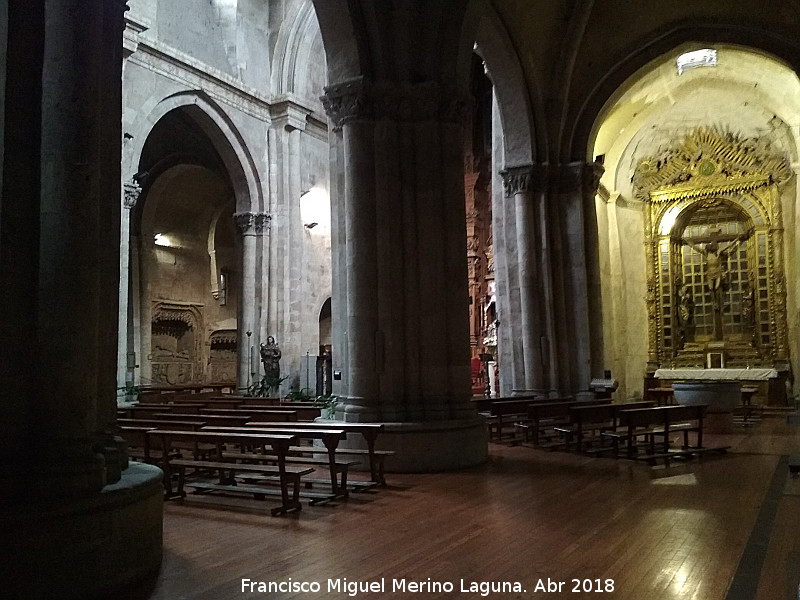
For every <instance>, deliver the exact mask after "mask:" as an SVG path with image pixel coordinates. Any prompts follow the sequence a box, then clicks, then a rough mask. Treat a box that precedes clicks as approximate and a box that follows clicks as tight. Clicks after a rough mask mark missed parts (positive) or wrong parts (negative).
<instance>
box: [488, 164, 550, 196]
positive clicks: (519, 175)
mask: <svg viewBox="0 0 800 600" xmlns="http://www.w3.org/2000/svg"><path fill="white" fill-rule="evenodd" d="M550 171H551V166H550V165H548V164H538V165H521V166H517V167H508V168H507V169H503V170H502V171H500V176H501V177H502V178H503V189H504V190H505V194H506V196H508V197H509V198H510V197H513V196H514V195H515V194H528V193H531V192H544V191H546V190H547V184H548V181H550Z"/></svg>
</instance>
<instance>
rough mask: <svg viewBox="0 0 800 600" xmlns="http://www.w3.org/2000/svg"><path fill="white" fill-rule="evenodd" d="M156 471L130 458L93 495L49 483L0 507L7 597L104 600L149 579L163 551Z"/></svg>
mask: <svg viewBox="0 0 800 600" xmlns="http://www.w3.org/2000/svg"><path fill="white" fill-rule="evenodd" d="M161 477H162V473H161V470H160V469H158V468H157V467H154V466H151V465H146V464H140V463H132V464H131V465H130V466H129V467H128V468H127V469H126V470H125V471H123V472H122V477H121V479H120V480H119V481H118V482H117V483H115V484H113V485H108V486H106V487H104V488H103V489H102V491H101V492H100V493H98V494H93V495H91V496H88V497H84V498H63V497H60V496H59V495H58V490H57V489H53V495H52V497H50V498H44V499H42V501H41V502H27V503H25V504H23V505H18V506H10V507H8V506H6V507H3V508H0V523H2V527H3V533H4V540H5V543H4V544H3V546H4V547H3V552H2V554H3V557H4V558H3V559H2V560H1V561H0V562H1V563H2V568H0V571H2V572H3V573H6V579H5V580H4V581H3V586H4V589H5V590H6V593H10V595H9V596H7V597H10V598H26V599H30V600H35V599H40V598H42V599H44V598H62V599H64V600H71V599H74V600H79V599H80V600H89V599H94V598H97V599H99V598H110V597H115V596H118V595H121V592H122V591H123V590H124V589H126V588H127V587H128V586H130V585H133V584H135V583H137V582H141V581H143V580H144V579H146V578H147V577H150V576H152V577H154V576H155V575H156V574H157V573H158V569H159V568H160V566H161V553H162V517H163V506H162V505H163V487H162V485H161ZM20 484H22V485H24V481H21V482H20ZM9 586H10V592H9Z"/></svg>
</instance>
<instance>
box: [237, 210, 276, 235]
mask: <svg viewBox="0 0 800 600" xmlns="http://www.w3.org/2000/svg"><path fill="white" fill-rule="evenodd" d="M271 219H272V217H271V216H270V215H268V214H266V213H251V212H246V213H236V214H234V215H233V222H234V223H235V224H236V228H237V229H238V230H239V233H241V234H242V235H262V234H263V233H264V232H265V231H266V230H267V228H268V227H269V223H270V221H271Z"/></svg>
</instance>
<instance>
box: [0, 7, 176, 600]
mask: <svg viewBox="0 0 800 600" xmlns="http://www.w3.org/2000/svg"><path fill="white" fill-rule="evenodd" d="M124 10H125V4H124V2H118V1H113V2H112V1H101V0H51V1H48V2H47V3H44V2H21V1H16V0H15V1H12V2H11V3H10V4H9V15H8V17H9V22H8V25H9V53H8V60H9V75H10V76H9V80H8V83H9V86H8V88H7V94H6V101H7V102H6V103H5V110H6V114H7V115H10V116H11V117H12V118H9V120H8V122H9V125H7V128H8V130H7V131H6V132H5V135H4V140H3V142H4V150H5V163H6V165H9V164H10V165H12V169H11V171H9V172H6V173H5V177H4V185H3V199H2V204H0V230H2V231H3V236H2V238H0V240H2V248H0V284H2V286H3V289H4V290H5V294H4V297H6V298H12V299H13V300H12V302H10V303H9V304H6V302H5V300H4V302H3V305H2V309H0V332H2V335H1V336H0V337H2V340H3V343H2V347H3V348H4V350H3V355H2V360H0V374H1V375H2V377H1V378H0V384H2V385H0V402H1V403H2V405H3V407H4V412H5V413H6V414H9V413H10V418H8V419H4V427H3V429H4V435H3V437H4V443H3V444H2V445H0V465H2V466H0V523H2V526H3V531H4V533H5V535H6V537H7V539H8V540H11V542H10V543H11V547H10V548H8V551H7V552H6V557H5V558H6V560H5V561H4V565H3V566H4V569H3V572H4V573H5V574H6V575H7V577H6V578H5V579H4V592H5V593H6V594H10V597H15V598H23V597H24V598H50V597H52V596H53V595H54V594H55V595H58V596H61V597H63V598H89V597H95V596H100V595H101V594H102V595H106V596H112V595H114V594H113V591H114V590H116V589H119V588H120V587H122V586H123V585H125V584H128V583H130V582H131V581H134V580H136V579H138V578H141V577H142V576H143V575H145V574H149V573H152V572H154V571H155V570H156V569H157V568H158V566H159V564H160V561H161V495H162V491H161V486H160V476H161V473H160V471H159V470H158V469H156V468H155V467H151V466H146V465H145V466H140V465H132V466H128V464H127V459H126V456H125V453H124V444H123V443H121V440H119V438H116V437H115V435H114V431H115V428H116V424H115V414H116V402H115V399H116V389H115V388H116V374H117V372H116V359H117V338H116V332H117V326H118V321H119V314H118V299H119V287H118V286H119V267H120V258H119V255H118V254H117V253H118V252H119V245H120V244H119V241H120V240H119V236H120V231H119V228H118V226H117V224H118V223H119V222H120V211H121V202H120V201H119V196H120V152H121V139H120V135H121V131H120V122H121V95H120V93H121V92H120V90H121V42H122V28H123V12H124ZM12 64H13V68H11V67H12ZM25 73H30V79H29V80H26V78H27V75H25ZM12 74H13V77H12V76H11V75H12ZM27 84H29V85H30V87H25V85H27ZM9 100H10V101H9ZM18 119H19V121H18ZM11 123H14V126H13V128H11V127H10V124H11ZM17 123H19V127H20V129H17V127H18V125H17ZM28 127H29V128H28ZM23 128H25V129H26V130H25V131H24V134H25V138H27V139H25V138H23V137H18V136H17V134H21V133H23ZM9 134H11V135H9ZM23 161H25V163H26V164H24V165H23V164H22V162H23ZM12 174H13V176H14V181H13V182H12V181H11V175H12ZM17 177H19V179H17ZM7 184H9V185H11V187H10V188H9V186H8V185H7ZM23 189H24V193H21V194H18V193H17V192H18V191H22V190H23ZM15 372H17V373H18V374H17V375H15V374H14V373H15ZM20 374H21V375H23V376H24V379H23V378H22V377H20ZM17 394H19V398H16V397H15V396H16V395H17ZM6 439H9V440H11V441H12V445H6V443H5V440H6ZM65 540H68V543H65ZM9 588H10V589H9Z"/></svg>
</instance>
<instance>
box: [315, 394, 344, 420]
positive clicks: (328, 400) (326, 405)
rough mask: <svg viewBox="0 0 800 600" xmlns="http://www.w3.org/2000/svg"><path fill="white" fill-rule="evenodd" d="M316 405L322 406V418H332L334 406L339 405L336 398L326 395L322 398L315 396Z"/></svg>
mask: <svg viewBox="0 0 800 600" xmlns="http://www.w3.org/2000/svg"><path fill="white" fill-rule="evenodd" d="M317 403H318V404H321V405H322V414H323V416H328V417H332V416H333V414H334V412H335V411H336V405H337V404H338V403H339V399H338V398H337V397H336V396H331V395H330V394H326V395H324V396H317Z"/></svg>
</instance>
